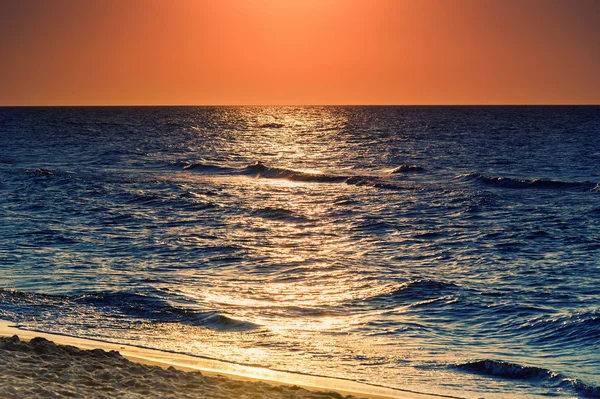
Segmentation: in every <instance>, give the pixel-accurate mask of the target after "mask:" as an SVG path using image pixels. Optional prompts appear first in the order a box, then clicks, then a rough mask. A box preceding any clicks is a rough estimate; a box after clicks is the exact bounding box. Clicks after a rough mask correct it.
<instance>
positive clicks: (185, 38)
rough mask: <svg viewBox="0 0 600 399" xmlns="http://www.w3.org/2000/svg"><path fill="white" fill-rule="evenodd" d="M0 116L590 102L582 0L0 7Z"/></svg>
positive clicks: (170, 0)
mask: <svg viewBox="0 0 600 399" xmlns="http://www.w3.org/2000/svg"><path fill="white" fill-rule="evenodd" d="M0 57H1V58H0V105H127V104H138V105H145V104H148V105H177V104H181V105H188V104H189V105H221V104H510V103H512V104H532V103H533V104H574V103H575V104H586V103H587V104H600V1H597V0H518V1H517V0H212V1H202V0H95V1H92V0H90V1H87V0H14V1H12V0H0Z"/></svg>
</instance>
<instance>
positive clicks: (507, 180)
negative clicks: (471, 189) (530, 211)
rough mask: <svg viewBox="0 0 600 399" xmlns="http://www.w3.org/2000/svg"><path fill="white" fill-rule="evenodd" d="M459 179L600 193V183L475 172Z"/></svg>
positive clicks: (512, 185) (507, 186) (515, 186)
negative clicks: (488, 174)
mask: <svg viewBox="0 0 600 399" xmlns="http://www.w3.org/2000/svg"><path fill="white" fill-rule="evenodd" d="M459 178H460V179H462V180H465V181H475V182H480V183H484V184H487V185H493V186H497V187H502V188H514V189H520V188H530V189H535V188H539V189H580V190H586V191H600V187H599V186H600V183H594V182H565V181H559V180H548V179H517V178H512V177H501V176H486V175H482V174H480V173H475V172H473V173H469V174H466V175H461V176H459Z"/></svg>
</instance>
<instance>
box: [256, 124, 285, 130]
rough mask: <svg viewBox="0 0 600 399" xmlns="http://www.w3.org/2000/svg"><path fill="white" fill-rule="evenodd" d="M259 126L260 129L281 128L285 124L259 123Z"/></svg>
mask: <svg viewBox="0 0 600 399" xmlns="http://www.w3.org/2000/svg"><path fill="white" fill-rule="evenodd" d="M258 127H259V128H261V129H281V128H282V127H285V125H284V124H283V123H275V122H272V123H263V124H261V125H258Z"/></svg>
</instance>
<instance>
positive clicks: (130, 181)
mask: <svg viewBox="0 0 600 399" xmlns="http://www.w3.org/2000/svg"><path fill="white" fill-rule="evenodd" d="M598 165H600V107H216V108H209V107H200V108H196V107H181V108H167V107H158V108H152V107H145V108H125V107H112V108H110V107H107V108H0V221H1V223H0V287H2V288H0V318H3V319H8V320H12V321H15V322H18V323H19V324H20V325H21V326H23V327H26V328H35V329H38V330H45V331H54V332H61V333H66V334H71V335H76V336H82V337H92V338H101V339H107V340H110V341H114V342H123V343H133V344H136V345H143V346H148V347H154V348H159V349H167V350H174V351H179V352H185V353H192V354H196V355H202V356H208V357H213V358H217V359H226V360H229V361H234V362H239V363H246V364H259V365H263V366H267V367H270V368H274V369H280V370H289V371H296V372H304V373H312V374H317V375H327V376H335V377H340V378H349V379H353V380H358V381H366V382H369V383H373V384H380V385H385V386H390V387H399V388H410V389H414V390H417V391H422V392H437V393H445V394H451V395H457V396H461V397H469V398H479V397H486V398H506V397H519V398H523V397H532V398H533V397H547V396H552V397H600V389H599V388H598V386H599V385H600V377H599V375H600V289H599V288H598V287H599V286H600V227H599V226H600V224H599V223H598V221H599V219H600V185H598V183H599V182H600V167H599V166H598Z"/></svg>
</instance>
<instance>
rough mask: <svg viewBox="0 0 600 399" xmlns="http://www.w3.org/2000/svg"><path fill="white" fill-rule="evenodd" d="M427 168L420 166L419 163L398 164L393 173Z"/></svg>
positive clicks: (419, 170)
mask: <svg viewBox="0 0 600 399" xmlns="http://www.w3.org/2000/svg"><path fill="white" fill-rule="evenodd" d="M424 171H425V169H423V168H422V167H420V166H417V165H408V164H402V165H400V166H398V167H397V168H395V169H394V170H392V173H407V172H424Z"/></svg>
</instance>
